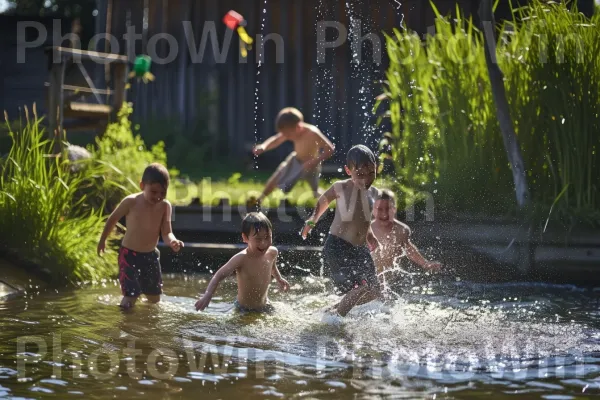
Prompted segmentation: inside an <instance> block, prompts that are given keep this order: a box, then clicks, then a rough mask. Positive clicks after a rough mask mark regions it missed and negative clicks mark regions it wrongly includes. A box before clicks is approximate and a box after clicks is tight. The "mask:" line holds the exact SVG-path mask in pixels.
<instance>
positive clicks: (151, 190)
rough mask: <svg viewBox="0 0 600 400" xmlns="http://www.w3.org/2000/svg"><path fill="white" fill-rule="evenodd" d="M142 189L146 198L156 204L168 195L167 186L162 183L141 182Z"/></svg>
mask: <svg viewBox="0 0 600 400" xmlns="http://www.w3.org/2000/svg"><path fill="white" fill-rule="evenodd" d="M140 189H142V192H143V193H144V199H145V200H146V201H147V202H148V203H150V204H152V205H154V204H158V203H160V202H161V201H163V200H164V199H165V197H167V187H165V186H163V185H161V184H160V183H144V182H141V183H140Z"/></svg>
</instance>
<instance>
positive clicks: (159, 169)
mask: <svg viewBox="0 0 600 400" xmlns="http://www.w3.org/2000/svg"><path fill="white" fill-rule="evenodd" d="M169 181H170V177H169V171H167V169H166V168H165V166H164V165H162V164H159V163H152V164H150V165H148V166H147V167H146V169H145V170H144V173H143V174H142V183H144V184H146V185H151V184H153V183H159V184H160V185H162V186H163V187H165V188H166V187H168V186H169Z"/></svg>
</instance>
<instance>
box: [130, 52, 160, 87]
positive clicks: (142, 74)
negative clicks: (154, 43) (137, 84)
mask: <svg viewBox="0 0 600 400" xmlns="http://www.w3.org/2000/svg"><path fill="white" fill-rule="evenodd" d="M151 65H152V59H151V58H150V57H149V56H146V55H142V56H137V57H136V58H135V61H134V62H133V71H131V72H130V73H129V77H130V78H134V77H136V78H137V79H138V80H139V79H142V80H143V81H144V83H148V81H153V80H154V75H152V73H151V72H150V66H151Z"/></svg>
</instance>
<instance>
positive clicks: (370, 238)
mask: <svg viewBox="0 0 600 400" xmlns="http://www.w3.org/2000/svg"><path fill="white" fill-rule="evenodd" d="M367 247H368V248H369V251H370V252H374V251H375V250H377V249H378V248H379V247H380V244H379V240H377V238H376V237H375V235H367Z"/></svg>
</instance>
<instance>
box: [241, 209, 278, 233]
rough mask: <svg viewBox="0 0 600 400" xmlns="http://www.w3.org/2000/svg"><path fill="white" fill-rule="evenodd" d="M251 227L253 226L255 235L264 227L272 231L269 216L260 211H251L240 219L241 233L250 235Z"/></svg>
mask: <svg viewBox="0 0 600 400" xmlns="http://www.w3.org/2000/svg"><path fill="white" fill-rule="evenodd" d="M252 228H254V234H255V235H256V234H257V233H258V232H259V231H260V230H262V229H266V230H267V231H269V232H272V231H273V225H271V221H269V218H267V216H266V215H265V214H263V213H261V212H251V213H249V214H248V215H246V216H245V217H244V219H243V220H242V233H243V234H244V235H246V236H250V232H252Z"/></svg>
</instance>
